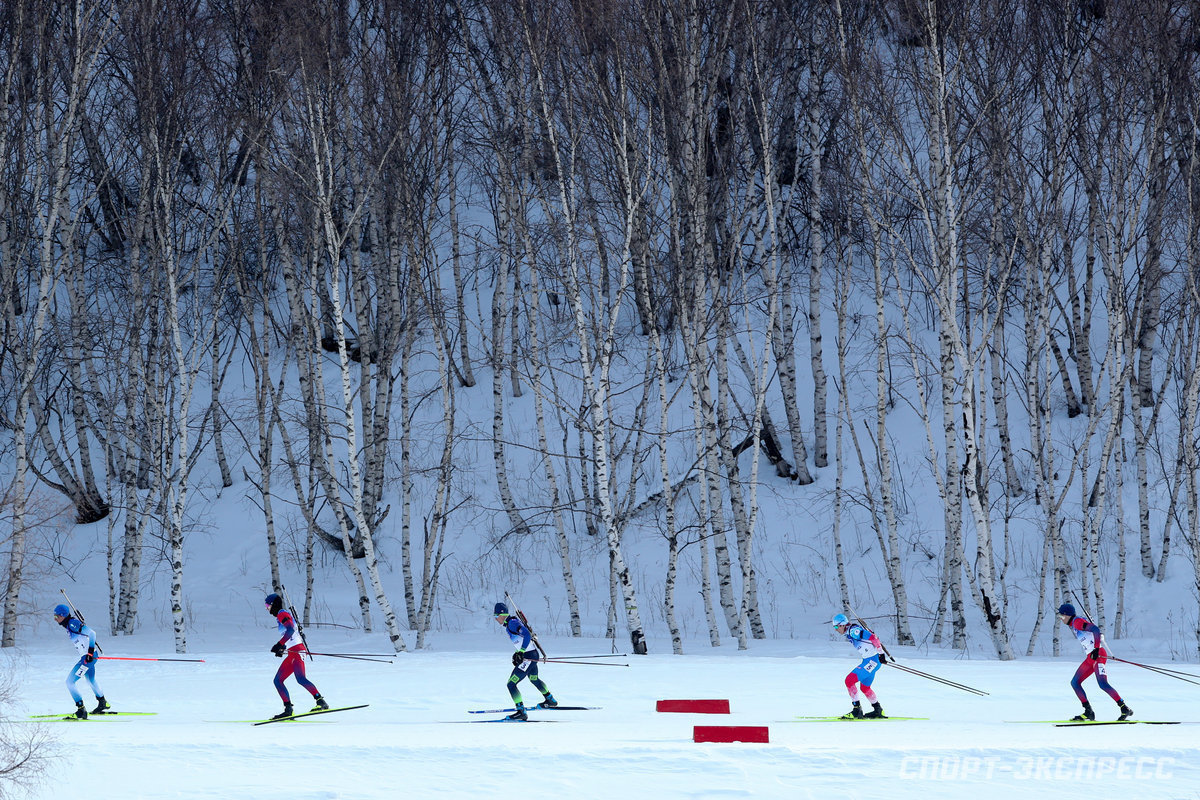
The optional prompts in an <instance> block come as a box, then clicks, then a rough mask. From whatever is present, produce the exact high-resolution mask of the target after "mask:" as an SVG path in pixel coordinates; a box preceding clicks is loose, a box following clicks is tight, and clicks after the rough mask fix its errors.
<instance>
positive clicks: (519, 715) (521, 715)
mask: <svg viewBox="0 0 1200 800" xmlns="http://www.w3.org/2000/svg"><path fill="white" fill-rule="evenodd" d="M505 719H515V720H520V721H521V722H525V721H527V720H528V719H529V715H528V714H526V713H525V704H524V703H517V710H516V712H514V713H512V714H509V715H508V716H507V717H505Z"/></svg>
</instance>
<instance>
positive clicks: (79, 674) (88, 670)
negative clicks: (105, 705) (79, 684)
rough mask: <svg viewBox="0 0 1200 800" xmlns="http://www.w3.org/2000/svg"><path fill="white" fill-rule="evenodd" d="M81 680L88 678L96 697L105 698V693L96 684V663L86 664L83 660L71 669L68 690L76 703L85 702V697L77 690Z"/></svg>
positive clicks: (68, 677)
mask: <svg viewBox="0 0 1200 800" xmlns="http://www.w3.org/2000/svg"><path fill="white" fill-rule="evenodd" d="M80 678H87V682H88V683H89V684H91V686H92V691H93V692H95V693H96V697H104V692H103V691H102V690H101V689H100V684H98V683H96V662H95V661H92V663H90V664H84V663H83V659H82V658H81V659H79V660H78V661H77V662H75V666H73V667H71V674H70V675H68V676H67V690H68V691H69V692H70V693H71V697H72V698H73V699H74V700H75V702H76V703H78V702H79V701H81V700H83V695H81V694H80V693H79V690H78V689H76V688H75V683H76V681H78V680H79V679H80Z"/></svg>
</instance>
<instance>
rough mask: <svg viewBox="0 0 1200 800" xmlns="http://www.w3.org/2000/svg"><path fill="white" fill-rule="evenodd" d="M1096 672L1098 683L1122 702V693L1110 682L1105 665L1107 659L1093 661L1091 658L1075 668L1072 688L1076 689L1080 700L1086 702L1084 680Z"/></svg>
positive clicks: (1118, 701) (1116, 699)
mask: <svg viewBox="0 0 1200 800" xmlns="http://www.w3.org/2000/svg"><path fill="white" fill-rule="evenodd" d="M1093 672H1094V673H1095V674H1096V685H1097V686H1099V687H1100V688H1101V689H1103V690H1104V691H1105V692H1107V693H1108V696H1109V697H1111V698H1112V699H1113V700H1114V701H1116V702H1117V703H1120V702H1121V695H1120V694H1118V693H1117V690H1116V689H1114V688H1113V687H1112V685H1111V684H1109V682H1108V669H1107V667H1106V666H1105V660H1104V659H1101V660H1099V661H1093V660H1092V659H1090V658H1085V659H1084V660H1083V663H1082V664H1080V665H1079V669H1077V670H1075V677H1074V678H1072V679H1071V688H1072V689H1074V690H1075V696H1076V697H1078V698H1079V702H1081V703H1086V702H1087V695H1086V694H1084V692H1083V682H1084V681H1085V680H1087V679H1088V678H1090V677H1091V676H1092V673H1093Z"/></svg>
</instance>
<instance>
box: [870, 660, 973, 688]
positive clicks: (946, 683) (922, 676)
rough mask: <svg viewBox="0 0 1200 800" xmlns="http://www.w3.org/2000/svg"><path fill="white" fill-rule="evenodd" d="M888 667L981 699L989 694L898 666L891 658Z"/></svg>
mask: <svg viewBox="0 0 1200 800" xmlns="http://www.w3.org/2000/svg"><path fill="white" fill-rule="evenodd" d="M887 666H889V667H895V668H896V669H898V670H900V671H901V672H907V673H909V674H910V675H916V676H917V677H919V678H927V679H928V680H931V681H934V682H936V683H942V684H945V685H946V686H950V687H953V688H955V689H962V690H963V691H964V692H970V693H971V694H977V695H980V696H981V697H982V696H983V695H986V694H988V693H987V692H985V691H983V690H982V689H976V688H974V687H971V686H967V685H966V684H962V683H957V682H955V681H952V680H947V679H946V678H941V677H938V676H937V675H931V674H930V673H928V672H922V671H921V670H919V669H913V668H912V667H906V666H904V665H903V664H897V663H896V662H894V661H892V660H891V659H890V658H889V659H888V663H887Z"/></svg>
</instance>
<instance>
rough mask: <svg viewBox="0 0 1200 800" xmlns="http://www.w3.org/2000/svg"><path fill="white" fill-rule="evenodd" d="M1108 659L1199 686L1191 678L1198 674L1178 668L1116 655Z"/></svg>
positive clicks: (1198, 683)
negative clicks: (1130, 659) (1155, 664)
mask: <svg viewBox="0 0 1200 800" xmlns="http://www.w3.org/2000/svg"><path fill="white" fill-rule="evenodd" d="M1108 660H1109V661H1120V662H1121V663H1122V664H1130V665H1132V666H1135V667H1141V668H1142V669H1148V670H1150V671H1151V672H1157V673H1158V674H1159V675H1162V676H1164V677H1167V678H1174V679H1175V680H1177V681H1183V682H1184V683H1194V684H1196V685H1197V686H1200V681H1194V680H1191V679H1192V678H1200V675H1193V674H1192V673H1190V672H1179V671H1178V670H1173V669H1165V668H1163V667H1152V666H1150V665H1149V664H1139V663H1138V662H1136V661H1127V660H1125V659H1123V658H1117V657H1116V656H1109V657H1108ZM1184 675H1186V676H1188V677H1186V678H1185V677H1183V676H1184Z"/></svg>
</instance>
